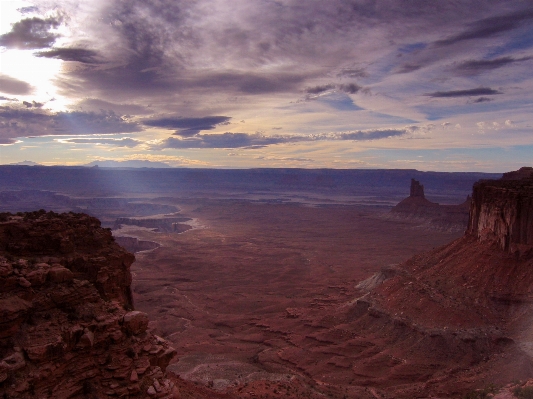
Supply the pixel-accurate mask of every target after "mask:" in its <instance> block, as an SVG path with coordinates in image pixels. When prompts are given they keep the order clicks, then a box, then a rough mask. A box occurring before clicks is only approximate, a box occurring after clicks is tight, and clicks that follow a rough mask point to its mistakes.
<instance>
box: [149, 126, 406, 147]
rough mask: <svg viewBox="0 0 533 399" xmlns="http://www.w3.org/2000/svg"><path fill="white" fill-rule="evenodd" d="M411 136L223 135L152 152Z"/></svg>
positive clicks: (394, 132) (390, 132)
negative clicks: (169, 149)
mask: <svg viewBox="0 0 533 399" xmlns="http://www.w3.org/2000/svg"><path fill="white" fill-rule="evenodd" d="M407 133H408V130H407V129H382V130H381V129H380V130H366V131H353V132H340V133H328V134H318V135H301V136H298V135H274V136H266V135H264V134H262V133H254V134H249V133H222V134H202V135H197V136H194V137H190V138H184V139H178V138H175V137H169V138H167V139H164V140H161V141H158V142H154V143H153V144H152V145H151V149H153V150H162V149H165V148H179V149H188V148H248V149H257V148H263V147H267V146H270V145H276V144H290V143H300V142H315V141H338V140H350V141H370V140H381V139H386V138H390V137H398V136H403V135H406V134H407Z"/></svg>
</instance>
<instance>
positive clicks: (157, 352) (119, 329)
mask: <svg viewBox="0 0 533 399" xmlns="http://www.w3.org/2000/svg"><path fill="white" fill-rule="evenodd" d="M133 261H134V256H133V255H132V254H130V253H128V252H126V251H125V250H124V249H122V248H121V247H119V246H118V245H117V244H116V243H115V242H114V240H113V237H112V235H111V232H110V230H109V229H103V228H101V227H100V222H99V221H98V219H95V218H93V217H89V216H87V215H84V214H73V213H69V214H61V215H59V214H55V213H53V212H49V213H46V212H44V211H39V212H32V213H20V214H16V215H12V214H5V213H4V214H0V395H3V397H5V398H6V397H9V398H27V397H39V398H76V397H90V398H106V397H130V398H134V397H173V396H172V395H173V394H176V392H177V388H176V387H175V386H174V383H173V382H172V381H171V380H169V379H167V378H166V377H165V374H164V371H165V368H166V366H167V365H168V363H169V361H170V360H171V359H172V358H173V357H174V356H175V354H176V352H175V350H174V349H173V348H172V347H170V346H169V344H168V342H167V341H165V340H164V339H162V338H160V337H157V336H155V335H152V334H151V333H150V332H149V331H147V326H148V317H147V315H146V314H145V313H142V312H138V311H134V310H133V303H132V296H131V291H130V285H131V274H130V265H131V263H132V262H133Z"/></svg>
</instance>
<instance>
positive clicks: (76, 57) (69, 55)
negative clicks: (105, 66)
mask: <svg viewBox="0 0 533 399" xmlns="http://www.w3.org/2000/svg"><path fill="white" fill-rule="evenodd" d="M35 55H36V56H37V57H44V58H55V59H58V60H63V61H76V62H81V63H84V64H100V63H102V61H99V60H98V53H97V52H96V51H93V50H88V49H84V48H75V47H68V48H53V49H51V50H48V51H39V52H37V53H35Z"/></svg>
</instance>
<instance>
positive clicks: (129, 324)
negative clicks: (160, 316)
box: [123, 310, 149, 335]
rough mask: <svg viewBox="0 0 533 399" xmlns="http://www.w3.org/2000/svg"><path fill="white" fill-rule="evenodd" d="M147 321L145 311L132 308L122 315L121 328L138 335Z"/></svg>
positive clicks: (146, 324) (144, 329)
mask: <svg viewBox="0 0 533 399" xmlns="http://www.w3.org/2000/svg"><path fill="white" fill-rule="evenodd" d="M148 321H149V320H148V315H147V314H146V313H144V312H139V311H137V310H134V311H132V312H128V313H126V314H125V315H124V319H123V328H124V330H125V331H126V332H128V333H130V334H133V335H139V334H142V333H143V332H145V331H146V329H147V328H148Z"/></svg>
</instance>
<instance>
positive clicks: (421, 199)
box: [390, 179, 470, 232]
mask: <svg viewBox="0 0 533 399" xmlns="http://www.w3.org/2000/svg"><path fill="white" fill-rule="evenodd" d="M469 206H470V197H468V198H467V199H466V201H465V202H464V203H462V204H459V205H440V204H437V203H435V202H431V201H429V200H428V199H426V197H425V195H424V186H423V185H421V184H420V182H419V181H417V180H415V179H411V188H410V195H409V197H407V198H405V199H404V200H402V201H400V202H399V203H398V204H397V205H396V206H395V207H393V208H392V209H391V212H390V215H391V216H392V217H393V218H401V219H409V220H413V221H417V222H420V223H421V224H422V225H423V226H425V227H427V228H432V229H438V230H447V231H453V232H455V231H457V232H464V231H465V229H466V226H467V223H468V211H469Z"/></svg>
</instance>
